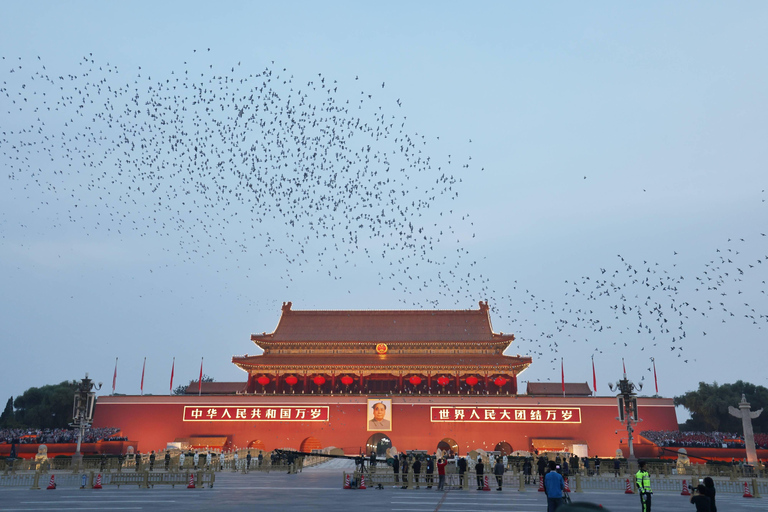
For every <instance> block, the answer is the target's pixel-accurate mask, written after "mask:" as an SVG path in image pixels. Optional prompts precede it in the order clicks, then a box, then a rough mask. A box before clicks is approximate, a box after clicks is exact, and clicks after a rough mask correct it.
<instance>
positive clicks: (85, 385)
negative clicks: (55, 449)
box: [70, 373, 101, 469]
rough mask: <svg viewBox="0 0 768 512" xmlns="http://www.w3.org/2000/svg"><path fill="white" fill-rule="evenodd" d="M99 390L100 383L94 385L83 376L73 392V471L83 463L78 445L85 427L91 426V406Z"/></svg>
mask: <svg viewBox="0 0 768 512" xmlns="http://www.w3.org/2000/svg"><path fill="white" fill-rule="evenodd" d="M94 389H95V390H96V391H98V390H99V389H101V382H99V383H98V384H94V382H93V381H92V380H91V379H89V378H88V374H87V373H86V374H85V378H84V379H83V380H81V381H80V383H79V384H78V385H77V390H76V391H75V403H74V407H73V409H72V423H70V426H72V427H75V428H76V429H77V448H76V450H75V453H74V455H72V467H73V469H79V468H80V467H81V465H82V463H83V454H82V453H80V445H81V444H82V442H83V433H84V431H85V429H86V428H87V427H90V426H91V421H92V420H93V406H94V404H95V403H96V393H95V392H94V391H92V390H94Z"/></svg>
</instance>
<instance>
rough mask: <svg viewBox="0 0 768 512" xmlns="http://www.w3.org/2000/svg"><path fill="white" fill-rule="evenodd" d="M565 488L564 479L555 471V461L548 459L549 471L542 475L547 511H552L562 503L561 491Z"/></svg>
mask: <svg viewBox="0 0 768 512" xmlns="http://www.w3.org/2000/svg"><path fill="white" fill-rule="evenodd" d="M564 490H565V481H564V480H563V476H562V475H561V474H560V473H558V472H557V464H556V463H555V461H553V460H551V461H549V472H548V473H547V474H546V475H544V493H545V494H546V495H547V512H554V511H555V510H557V507H559V506H560V505H562V504H563V491H564Z"/></svg>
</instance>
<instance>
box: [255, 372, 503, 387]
mask: <svg viewBox="0 0 768 512" xmlns="http://www.w3.org/2000/svg"><path fill="white" fill-rule="evenodd" d="M354 381H355V380H354V379H353V378H352V377H350V376H349V375H344V376H343V377H342V378H341V383H342V384H344V385H345V386H349V385H350V384H352V383H353V382H354ZM421 381H422V379H421V377H419V376H418V375H412V376H411V377H410V378H409V379H408V382H410V383H411V384H413V385H414V386H418V385H419V384H421ZM450 381H451V379H449V378H448V377H446V376H442V377H438V378H437V383H438V384H440V385H441V386H447V385H448V383H449V382H450ZM256 382H258V383H259V384H261V385H262V386H266V385H267V384H269V382H270V381H269V377H267V376H266V375H262V376H261V377H259V378H258V379H256ZM297 382H299V379H297V378H296V377H295V376H293V375H289V376H288V377H286V378H285V383H286V384H288V385H289V386H293V385H294V384H296V383H297ZM312 382H314V383H315V384H317V385H318V386H322V385H323V384H325V382H326V380H325V377H323V376H322V375H318V376H317V377H315V378H313V379H312ZM465 382H466V383H467V384H469V385H470V386H474V385H475V384H477V383H478V382H479V380H478V379H477V377H475V376H474V375H470V376H469V377H467V378H466V379H465ZM493 383H494V384H496V385H497V386H498V387H502V386H503V385H504V384H506V383H507V379H505V378H504V377H496V378H495V379H494V380H493Z"/></svg>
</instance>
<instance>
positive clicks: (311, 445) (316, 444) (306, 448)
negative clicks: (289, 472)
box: [299, 437, 323, 452]
mask: <svg viewBox="0 0 768 512" xmlns="http://www.w3.org/2000/svg"><path fill="white" fill-rule="evenodd" d="M322 447H323V445H322V444H320V440H319V439H317V438H316V437H308V438H306V439H305V440H303V441H302V442H301V446H300V447H299V451H300V452H311V451H312V450H320V449H321V448H322Z"/></svg>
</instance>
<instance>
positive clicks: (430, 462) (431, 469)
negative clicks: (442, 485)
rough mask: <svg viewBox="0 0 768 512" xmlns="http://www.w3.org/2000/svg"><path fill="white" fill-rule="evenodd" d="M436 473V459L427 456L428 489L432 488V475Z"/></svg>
mask: <svg viewBox="0 0 768 512" xmlns="http://www.w3.org/2000/svg"><path fill="white" fill-rule="evenodd" d="M434 473H435V459H433V458H432V457H430V456H429V455H428V456H427V476H426V478H425V480H426V482H427V489H431V488H432V475H433V474H434Z"/></svg>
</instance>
